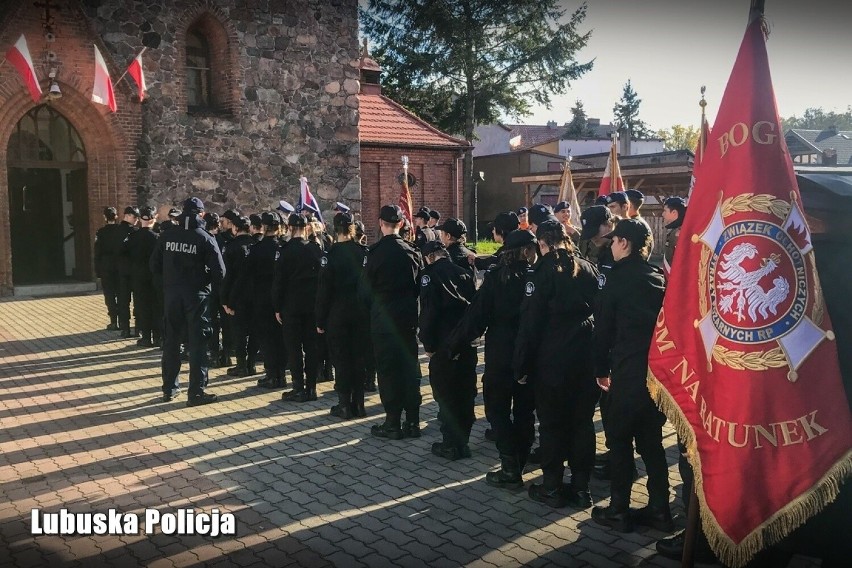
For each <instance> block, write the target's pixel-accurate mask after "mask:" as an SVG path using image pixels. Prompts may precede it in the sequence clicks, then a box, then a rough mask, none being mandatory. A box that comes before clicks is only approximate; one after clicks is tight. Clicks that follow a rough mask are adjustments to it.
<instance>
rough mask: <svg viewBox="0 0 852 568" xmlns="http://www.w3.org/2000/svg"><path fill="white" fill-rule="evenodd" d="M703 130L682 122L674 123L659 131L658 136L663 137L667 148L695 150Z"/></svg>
mask: <svg viewBox="0 0 852 568" xmlns="http://www.w3.org/2000/svg"><path fill="white" fill-rule="evenodd" d="M700 135H701V130H699V129H698V128H696V127H695V126H692V125H689V126H684V125H682V124H675V125H672V127H671V128H666V129H663V130H658V131H657V137H659V138H662V139H663V147H664V148H665V149H666V150H689V151H690V152H694V151H695V148H696V147H697V146H698V137H699V136H700Z"/></svg>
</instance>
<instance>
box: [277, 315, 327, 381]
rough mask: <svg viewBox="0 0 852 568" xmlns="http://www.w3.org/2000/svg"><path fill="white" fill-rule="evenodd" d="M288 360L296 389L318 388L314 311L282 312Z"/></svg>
mask: <svg viewBox="0 0 852 568" xmlns="http://www.w3.org/2000/svg"><path fill="white" fill-rule="evenodd" d="M281 321H282V323H283V326H284V333H283V334H284V345H285V347H286V348H287V362H288V363H289V365H290V374H291V375H292V376H293V388H295V389H296V390H299V389H302V388H306V389H315V388H317V374H318V372H319V366H318V361H317V322H316V316H315V315H314V312H307V313H301V314H289V313H282V314H281Z"/></svg>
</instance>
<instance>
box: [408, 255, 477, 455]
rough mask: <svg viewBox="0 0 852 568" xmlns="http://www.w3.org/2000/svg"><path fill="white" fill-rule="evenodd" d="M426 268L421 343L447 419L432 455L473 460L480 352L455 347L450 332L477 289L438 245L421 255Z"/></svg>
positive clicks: (463, 345)
mask: <svg viewBox="0 0 852 568" xmlns="http://www.w3.org/2000/svg"><path fill="white" fill-rule="evenodd" d="M421 252H422V253H423V258H424V259H425V260H426V267H425V268H424V269H423V271H422V272H421V276H420V320H419V324H420V333H419V336H420V342H421V343H422V344H423V349H424V350H425V351H426V355H428V356H429V383H430V384H431V385H432V394H433V395H434V397H435V401H437V403H438V408H439V412H440V413H441V416H442V421H441V434H442V435H443V440H442V441H441V442H435V443H434V444H432V453H433V454H435V455H436V456H439V457H442V458H446V459H449V460H457V459H461V458H467V457H470V447H469V446H468V442H469V441H470V429H471V427H472V426H473V422H474V421H475V420H476V417H475V416H474V413H473V405H474V399H476V348H475V347H473V346H471V344H470V343H469V342H468V343H461V344H459V345H455V346H454V348H453V350H452V351H453V352H452V353H451V352H450V346H449V341H448V340H449V338H450V333H451V332H452V331H453V329H454V328H455V327H456V325H457V324H458V322H459V321H460V320H461V318H462V316H463V315H464V312H465V310H466V309H467V307H468V306H469V305H470V301H471V300H472V299H473V295H474V292H475V291H476V286H475V285H474V282H473V275H472V274H471V272H470V270H468V269H466V268H462V267H460V266H457V265H455V264H453V262H452V261H451V260H450V258H449V254H448V253H447V249H446V248H445V247H444V245H443V244H441V243H440V242H438V241H432V242H429V243H427V244H426V246H425V247H424V248H423V250H422V251H421Z"/></svg>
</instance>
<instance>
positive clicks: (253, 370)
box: [246, 365, 257, 377]
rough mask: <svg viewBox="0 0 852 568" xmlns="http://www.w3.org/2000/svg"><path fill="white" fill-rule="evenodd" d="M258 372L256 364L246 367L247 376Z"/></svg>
mask: <svg viewBox="0 0 852 568" xmlns="http://www.w3.org/2000/svg"><path fill="white" fill-rule="evenodd" d="M256 374H257V368H256V367H255V366H254V365H252V366H250V367H246V376H247V377H253V376H255V375H256Z"/></svg>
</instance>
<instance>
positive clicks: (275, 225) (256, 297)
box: [236, 212, 287, 389]
mask: <svg viewBox="0 0 852 568" xmlns="http://www.w3.org/2000/svg"><path fill="white" fill-rule="evenodd" d="M261 221H262V222H263V228H264V236H263V238H262V239H261V240H260V242H258V243H257V244H254V245H252V246H251V247H250V248H249V251H248V256H247V257H246V262H245V268H244V270H242V271H241V274H240V277H239V279H238V280H237V283H236V287H237V289H238V290H239V291H240V293H241V294H244V295H246V296H247V297H250V298H251V300H252V301H251V306H252V314H253V317H252V325H253V330H254V335H255V336H256V337H257V338H258V340H259V342H260V347H261V351H262V352H263V369H264V371H265V373H264V376H263V378H261V379H258V381H257V386H259V387H263V388H269V389H274V388H283V387H285V386H286V384H287V382H286V379H285V376H284V372H285V368H286V365H287V356H286V351H285V348H284V336H283V332H282V330H281V324H280V323H279V322H278V320H277V319H276V318H275V311H276V306H275V303H274V302H273V301H272V283H273V279H274V277H275V261H276V260H277V258H278V255H279V241H278V234H279V228H280V226H281V217H280V216H279V215H278V214H277V213H275V212H266V213H263V214H262V215H261Z"/></svg>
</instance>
